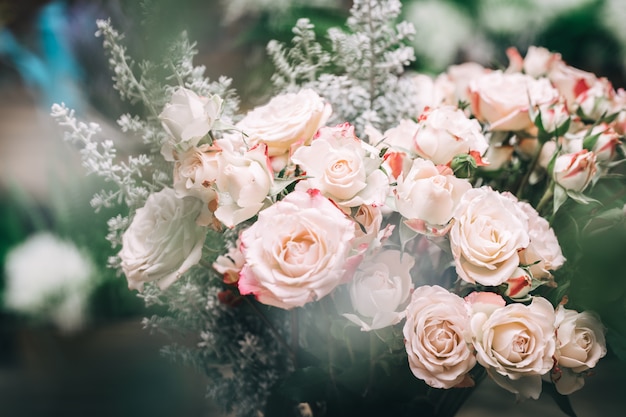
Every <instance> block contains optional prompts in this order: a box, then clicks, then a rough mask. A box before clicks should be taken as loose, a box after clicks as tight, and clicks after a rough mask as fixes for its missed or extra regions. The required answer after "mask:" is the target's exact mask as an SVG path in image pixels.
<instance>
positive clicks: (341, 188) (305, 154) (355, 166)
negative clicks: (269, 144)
mask: <svg viewBox="0 0 626 417" xmlns="http://www.w3.org/2000/svg"><path fill="white" fill-rule="evenodd" d="M370 148H371V147H369V145H367V144H365V143H364V142H362V141H361V140H360V139H358V138H357V137H356V136H355V135H354V127H353V126H350V125H349V124H343V125H339V126H336V127H332V128H331V127H324V128H322V129H320V131H319V133H318V135H317V136H316V137H315V139H314V140H313V141H312V142H311V145H310V146H302V147H300V148H298V149H297V150H296V152H294V154H293V156H292V158H291V160H292V161H293V162H294V163H296V164H298V165H299V166H300V167H301V168H302V169H303V170H304V171H305V172H306V175H307V177H309V178H308V179H307V180H305V181H301V182H300V183H299V184H298V187H300V188H301V189H303V188H315V189H318V190H320V191H321V193H322V194H323V195H324V196H326V197H328V198H330V199H331V200H333V201H334V202H335V203H337V205H339V206H341V207H344V208H347V207H358V206H360V205H362V204H377V205H380V204H383V203H384V202H385V198H386V197H387V190H388V180H387V176H386V175H385V173H384V172H383V171H382V170H380V169H379V168H380V165H381V163H382V160H381V159H380V158H379V157H378V154H377V153H376V150H375V149H374V148H371V149H370Z"/></svg>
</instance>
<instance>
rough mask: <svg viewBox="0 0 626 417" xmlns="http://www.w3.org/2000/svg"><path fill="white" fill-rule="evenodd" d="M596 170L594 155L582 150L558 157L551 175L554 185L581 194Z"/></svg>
mask: <svg viewBox="0 0 626 417" xmlns="http://www.w3.org/2000/svg"><path fill="white" fill-rule="evenodd" d="M596 170H597V168H596V155H595V154H594V153H593V152H589V151H587V150H586V149H583V150H581V151H579V152H576V153H573V154H565V155H560V156H558V157H557V158H556V161H555V162H554V169H553V173H552V175H553V177H554V180H555V181H556V183H557V184H559V185H560V186H561V187H563V188H565V189H566V190H572V191H576V192H581V191H583V190H584V189H585V188H587V185H589V183H590V182H591V179H592V178H593V176H594V175H595V173H596Z"/></svg>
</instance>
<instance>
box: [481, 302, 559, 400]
mask: <svg viewBox="0 0 626 417" xmlns="http://www.w3.org/2000/svg"><path fill="white" fill-rule="evenodd" d="M482 318H483V321H482V323H473V327H472V328H473V331H474V347H475V349H476V358H477V360H478V362H479V363H480V364H481V365H482V366H484V367H485V368H486V369H487V372H488V373H489V375H490V376H491V377H492V379H493V380H494V381H495V382H496V383H497V384H498V385H500V386H502V387H503V388H505V389H506V390H508V391H511V392H513V393H514V394H517V395H518V397H519V398H534V399H537V398H539V394H540V393H541V376H542V375H544V374H546V373H548V372H549V371H550V369H552V365H553V356H554V353H555V349H556V341H555V336H554V330H555V329H554V318H555V314H554V309H553V308H552V305H551V304H550V303H549V302H548V301H547V300H546V299H545V298H540V297H539V298H538V297H535V298H533V301H532V302H531V304H530V305H523V304H521V303H514V304H509V305H507V306H505V307H502V308H499V309H497V310H495V311H494V312H493V313H491V315H489V316H486V315H483V316H482Z"/></svg>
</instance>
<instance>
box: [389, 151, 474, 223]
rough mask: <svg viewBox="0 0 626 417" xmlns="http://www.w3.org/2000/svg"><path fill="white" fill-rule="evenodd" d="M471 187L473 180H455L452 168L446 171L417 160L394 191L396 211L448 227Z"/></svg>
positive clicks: (409, 217) (400, 179) (412, 217)
mask: <svg viewBox="0 0 626 417" xmlns="http://www.w3.org/2000/svg"><path fill="white" fill-rule="evenodd" d="M471 188H472V185H471V184H470V182H469V181H467V180H464V179H460V178H457V177H455V176H454V174H453V173H452V170H451V169H449V168H448V169H442V168H441V167H436V166H435V164H433V163H432V162H431V161H428V160H425V159H421V158H417V159H415V160H414V161H413V166H412V167H411V169H410V170H409V172H407V173H406V175H401V176H400V177H399V178H398V185H397V186H396V188H395V190H394V194H395V198H396V208H397V210H398V212H399V213H400V214H402V216H403V217H404V218H406V219H409V220H412V219H419V220H423V221H425V222H426V223H428V224H430V225H445V224H447V223H448V222H449V221H450V219H451V218H452V213H453V212H454V209H456V207H457V205H458V203H459V201H460V200H461V196H463V194H464V193H465V192H466V191H468V190H470V189H471Z"/></svg>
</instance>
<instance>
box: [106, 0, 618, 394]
mask: <svg viewBox="0 0 626 417" xmlns="http://www.w3.org/2000/svg"><path fill="white" fill-rule="evenodd" d="M357 3H358V2H357ZM300 24H302V22H300ZM301 30H303V29H301ZM298 33H299V32H298ZM335 35H336V34H335ZM507 55H508V56H509V59H510V61H511V62H510V65H509V67H508V68H507V69H506V70H490V69H487V68H484V67H482V66H481V65H478V64H475V63H466V64H462V65H458V66H453V67H451V68H449V69H448V70H447V71H446V72H444V73H442V74H439V75H437V76H435V77H430V76H426V75H423V74H411V75H410V76H407V77H406V78H402V81H403V82H404V81H406V82H407V84H406V85H405V86H407V89H408V88H409V87H410V88H415V89H416V90H417V91H416V92H415V95H414V97H413V96H411V99H410V100H409V99H407V100H406V103H404V102H402V103H400V104H398V103H396V102H394V104H393V105H394V106H395V105H398V106H400V107H402V109H403V111H398V112H397V117H395V119H394V117H392V116H389V115H387V116H388V117H387V116H386V118H383V117H378V115H376V114H375V113H376V112H377V111H382V110H380V109H377V108H376V106H374V103H377V105H380V103H378V102H376V101H375V100H374V99H373V98H372V100H371V103H370V102H369V101H368V100H369V98H368V99H366V98H364V97H365V95H366V92H365V90H363V91H361V90H360V89H358V88H356V87H355V88H354V89H350V90H349V92H348V90H346V91H343V90H339V93H342V94H334V95H333V94H331V92H332V91H334V90H333V89H332V88H331V86H329V85H327V84H328V83H331V81H332V82H337V83H339V81H341V82H343V81H345V80H343V78H337V79H327V78H323V79H321V80H322V81H323V83H322V81H321V80H317V79H316V80H313V79H312V80H310V82H307V84H306V87H302V88H300V87H298V86H297V85H296V84H293V83H292V84H289V86H285V89H284V90H283V91H282V92H280V93H277V94H275V95H274V96H273V97H271V98H269V99H268V100H267V101H266V102H265V104H262V105H260V106H257V107H255V108H253V109H252V110H250V111H248V112H247V113H245V114H236V112H235V111H234V110H232V108H233V106H230V107H229V106H228V105H227V104H229V103H228V102H225V101H224V100H222V98H220V97H219V96H217V95H208V94H207V93H206V91H204V90H202V91H200V90H201V89H200V88H199V87H197V90H198V91H194V90H193V89H192V88H191V87H189V86H191V85H196V84H185V85H187V86H188V87H189V88H187V87H176V88H174V87H172V88H169V89H168V90H167V91H168V94H169V96H168V98H167V100H165V101H163V102H166V104H165V105H164V106H163V108H162V109H161V111H160V112H159V111H157V112H156V113H155V115H154V117H153V119H154V120H152V122H153V123H155V126H156V127H154V129H156V131H158V134H156V133H155V135H156V137H158V140H159V143H158V145H159V146H157V147H155V149H158V152H156V153H155V154H154V155H151V158H154V160H155V161H156V160H159V164H156V163H155V164H154V165H153V166H152V167H153V168H154V171H150V172H145V173H141V174H142V175H138V172H139V171H138V170H137V171H133V170H131V169H130V168H129V169H128V171H132V172H131V173H130V174H129V175H128V177H124V178H122V177H119V178H121V179H119V181H118V182H122V183H123V182H124V181H126V179H128V178H135V177H139V178H141V180H142V181H146V182H148V180H149V178H154V181H153V182H154V183H153V184H150V186H149V187H145V186H144V185H142V186H141V187H140V188H137V189H135V190H134V191H135V194H132V193H126V194H123V193H122V194H115V195H114V196H115V197H118V198H119V199H120V200H124V199H130V198H131V197H136V199H135V200H132V203H133V205H132V207H133V210H131V211H130V213H129V215H128V217H124V218H123V219H122V220H120V221H118V222H112V223H111V225H112V226H115V227H114V228H113V229H114V230H113V231H112V236H113V237H115V236H117V235H119V236H120V240H121V245H122V246H121V249H119V253H118V258H119V262H118V263H119V266H120V268H121V270H122V271H123V272H124V274H125V276H126V278H127V280H128V286H129V287H130V288H131V289H135V290H138V291H142V292H144V296H145V297H146V299H150V300H155V299H159V300H160V298H158V297H160V296H161V295H162V294H165V296H164V297H167V295H168V294H169V296H171V294H178V295H181V294H183V295H184V294H187V295H188V294H189V293H192V295H193V296H192V297H191V299H195V298H193V297H197V298H198V299H201V300H202V305H200V306H198V305H196V306H194V308H196V310H194V311H198V312H199V313H198V314H200V315H201V318H200V319H197V318H196V317H195V316H194V317H188V316H185V317H186V318H187V320H188V322H186V323H192V324H193V325H196V324H197V322H198V323H201V324H206V326H205V327H202V328H201V330H200V334H201V338H202V340H201V341H200V342H199V343H198V346H199V348H205V346H208V345H209V344H210V342H211V341H212V340H221V341H222V342H221V343H222V345H223V346H226V345H228V346H230V345H229V343H231V342H232V344H233V345H236V346H237V349H239V350H237V351H236V352H235V353H234V354H233V352H230V351H229V353H230V354H232V355H233V357H237V358H241V357H244V358H245V359H241V360H242V361H254V360H258V362H255V364H256V365H255V366H257V365H258V368H246V369H255V370H256V369H265V368H263V366H266V364H268V363H274V362H270V359H271V357H272V356H271V355H274V354H277V355H279V356H280V357H281V358H282V361H283V362H289V363H288V365H286V367H285V370H283V371H280V372H283V373H282V374H280V378H283V380H284V378H286V377H288V376H289V375H290V374H289V373H290V372H292V371H295V372H300V371H303V370H302V369H300V368H299V367H301V366H303V365H302V363H306V364H307V365H306V366H309V365H310V366H311V367H315V366H318V365H319V366H320V368H319V369H322V368H323V369H322V370H320V375H323V376H324V377H326V376H328V380H329V381H332V383H333V384H335V383H336V384H339V385H340V384H342V383H344V381H347V380H350V378H353V376H354V375H360V374H358V372H357V370H355V369H354V367H356V366H357V364H359V366H363V363H365V362H364V361H372V362H370V365H368V366H371V373H372V374H371V375H369V377H370V379H371V380H375V379H376V378H377V377H378V376H380V375H379V371H380V370H386V369H388V368H389V367H391V366H392V365H394V364H398V363H399V364H402V366H405V367H406V368H403V369H404V370H405V371H407V372H406V373H405V374H406V375H408V376H409V377H410V378H411V381H414V382H415V383H416V384H422V382H419V381H423V384H425V385H427V386H429V387H434V388H437V389H450V390H452V389H454V388H460V387H471V386H473V385H474V384H475V383H476V382H477V381H479V379H480V378H477V376H480V375H481V370H482V369H484V370H485V371H486V374H487V375H488V377H490V378H492V379H493V380H494V381H495V382H496V383H497V384H498V385H500V386H501V387H503V388H504V389H506V390H508V391H510V392H512V393H515V394H516V395H517V397H518V398H519V399H524V398H538V397H539V395H540V394H541V387H542V380H543V381H549V382H550V383H554V384H555V388H556V390H557V391H559V392H561V393H565V394H569V393H571V392H574V391H575V390H576V389H578V388H580V387H581V386H582V385H583V383H584V378H585V377H586V376H587V375H588V374H589V373H590V370H591V369H592V368H594V367H595V366H596V364H597V363H598V361H599V360H600V359H601V358H602V357H603V356H605V354H606V352H607V347H606V340H605V328H604V325H603V324H602V322H601V320H600V319H599V316H598V315H596V314H594V313H592V312H590V311H580V312H579V311H575V310H573V309H569V307H572V308H573V306H579V305H583V304H582V303H580V304H577V302H576V301H577V300H575V296H576V292H575V291H573V290H572V293H571V294H570V293H568V291H567V288H568V287H567V286H568V285H569V284H568V282H569V280H570V277H571V276H572V274H574V273H576V272H577V271H576V268H577V267H578V266H577V264H576V263H575V262H577V261H578V258H579V257H578V256H577V255H578V253H572V252H571V251H572V249H571V248H572V247H573V246H576V245H574V244H573V243H576V244H577V243H579V242H573V243H572V242H570V241H569V240H570V238H571V235H567V234H562V233H565V232H568V231H571V230H573V229H576V231H577V235H576V239H578V238H579V236H580V238H581V239H582V238H583V237H584V235H585V234H586V233H588V231H589V230H590V229H593V228H592V227H591V226H594V225H595V223H593V220H594V218H595V217H594V216H596V215H597V219H598V221H599V222H602V224H601V225H600V226H602V227H603V228H604V229H610V228H611V227H612V226H616V225H617V226H619V225H623V211H622V207H624V203H626V202H624V201H622V200H621V199H622V198H623V196H622V194H623V193H618V192H615V193H613V194H611V195H612V196H613V197H612V198H614V199H615V201H616V202H615V201H613V200H611V201H606V204H607V205H606V206H603V205H602V204H598V203H597V201H596V198H600V197H597V194H601V193H596V191H598V184H600V187H599V188H600V190H599V191H603V190H604V188H602V187H604V186H607V187H608V186H611V184H614V183H610V182H609V183H608V185H606V184H607V182H604V183H603V181H605V180H607V181H608V180H612V181H615V178H616V176H614V175H612V174H614V173H616V170H617V169H619V168H617V167H619V165H620V162H621V161H622V160H623V156H624V146H623V141H624V137H623V135H624V132H626V93H624V91H623V90H619V91H615V90H613V88H612V86H611V85H610V83H609V82H608V81H607V80H606V79H603V78H602V77H597V76H595V75H594V74H591V73H588V72H585V71H582V70H579V69H576V68H573V67H571V66H569V65H567V64H566V63H565V62H564V61H563V59H562V57H561V56H560V55H559V54H558V53H553V52H551V51H548V50H546V49H544V48H539V47H531V48H529V49H528V52H527V53H526V55H525V56H522V55H521V54H520V53H519V52H518V51H517V50H515V49H510V50H509V51H507ZM290 58H293V56H291V55H290ZM285 65H286V64H285ZM314 72H315V71H313V73H314ZM314 75H315V74H313V75H311V76H312V77H313V76H314ZM297 76H298V77H301V76H302V74H298V75H297ZM294 77H296V76H295V75H294ZM295 79H296V78H294V80H295ZM294 82H295V81H294ZM325 83H326V84H325ZM331 84H332V83H331ZM339 84H341V83H339ZM339 84H338V85H339ZM198 85H199V84H198ZM341 85H342V86H343V84H341ZM346 85H347V84H346ZM403 85H404V84H403ZM336 88H340V87H336ZM341 88H344V87H341ZM346 88H347V87H346ZM351 88H352V87H351ZM394 91H395V90H394ZM201 92H204V94H200V93H201ZM334 92H335V93H337V91H334ZM325 93H326V95H325ZM344 93H345V94H344ZM396 93H397V91H396ZM381 94H382V96H383V97H384V98H385V99H386V100H387V101H383V102H381V103H385V105H389V106H391V105H392V104H390V103H391V101H390V100H391V99H389V97H387V96H385V94H386V92H382V93H381ZM394 94H395V93H394ZM353 95H354V96H358V97H357V98H358V100H360V101H359V103H361V101H362V102H363V103H365V102H367V103H369V104H371V108H367V109H365V108H361V107H359V112H361V113H365V114H359V115H358V117H357V116H354V117H347V116H346V118H352V119H355V120H340V121H339V122H338V124H336V123H335V122H333V123H330V122H329V120H331V117H332V120H337V119H341V118H343V117H344V116H345V115H346V114H353V113H350V112H346V108H345V106H346V104H345V103H348V102H350V100H355V98H354V97H352V96H353ZM395 97H396V96H393V99H394V100H396V98H395ZM398 100H399V99H398ZM363 103H361V104H363ZM235 107H236V106H235ZM400 107H399V108H400ZM394 109H395V107H394ZM157 110H158V109H157ZM351 110H353V111H355V108H351ZM404 110H405V111H404ZM229 111H230V112H231V113H228V112H229ZM333 112H336V113H333ZM226 113H228V114H226ZM157 114H158V116H157ZM375 116H376V117H375ZM231 120H232V123H231V122H230V121H231ZM364 120H367V122H364ZM368 123H369V124H368ZM159 158H160V159H159ZM151 160H152V159H150V161H151ZM137 161H140V162H141V161H143V159H138V160H137ZM137 161H135V160H131V162H134V163H135V165H137V164H139V163H138V162H137ZM135 165H132V167H133V169H134V167H135ZM129 166H130V165H129ZM162 167H165V168H162ZM126 168H128V167H126ZM161 170H162V171H161ZM118 171H119V172H125V171H124V169H123V168H120V169H119V170H118ZM118 171H116V175H117V172H118ZM113 178H114V179H115V178H117V177H113ZM114 182H115V181H114ZM105 196H106V195H105ZM129 201H130V200H129ZM603 203H604V202H603ZM611 204H613V205H614V207H613V206H611ZM581 207H582V208H581ZM584 209H589V210H587V211H584V213H585V214H584V216H583V215H581V216H580V217H581V218H582V217H585V216H586V217H585V219H584V220H581V219H578V218H575V217H576V216H578V213H581V212H582V210H584ZM617 217H619V219H618V218H617ZM565 218H566V220H567V221H566V220H564V219H565ZM611 221H614V224H613V223H610V222H611ZM583 222H586V223H583ZM564 223H566V226H563V224H564ZM609 223H610V224H609ZM605 226H606V227H605ZM564 229H565V232H563V231H564ZM565 243H567V245H566V244H565ZM562 245H563V246H562ZM581 247H582V245H581ZM576 248H578V246H576ZM566 249H568V250H569V252H568V251H567V250H566ZM566 258H567V259H566ZM570 260H571V262H574V264H573V266H572V267H571V268H567V267H564V266H566V265H568V262H570ZM585 270H587V269H585ZM590 278H593V277H590ZM572 285H574V284H572ZM555 288H556V289H557V290H556V291H553V290H554V289H555ZM190 289H191V290H190ZM562 289H563V291H562V292H559V291H561V290H562ZM212 294H220V295H219V296H216V297H213V298H211V297H212ZM554 294H558V297H560V298H561V299H552V298H550V299H548V298H547V297H548V296H550V297H553V298H556V296H554ZM567 297H571V301H572V303H571V304H567V300H568V298H567ZM178 301H179V302H178V304H177V307H176V308H184V307H181V306H180V305H181V303H180V297H179V298H178ZM559 303H561V304H560V305H559ZM183 304H184V303H183ZM557 305H559V307H557V308H556V310H555V306H557ZM566 305H567V306H568V308H565V306H566ZM194 314H195V313H194ZM224 317H227V318H226V319H225V318H224ZM218 318H219V320H221V321H219V323H220V326H221V327H222V328H220V329H216V327H220V326H213V327H211V326H212V325H209V324H207V323H213V321H212V320H214V321H215V322H216V323H217V322H218ZM225 323H228V326H225ZM199 326H200V325H199ZM223 327H228V329H224V328H223ZM242 329H243V330H242ZM259 329H265V330H259ZM220 331H221V332H237V331H238V332H240V333H238V334H239V335H240V336H241V334H244V335H243V336H241V337H238V338H232V340H231V339H227V338H223V339H219V337H218V336H219V335H221V334H222V333H220ZM241 332H243V333H241ZM224 334H225V333H224ZM229 334H230V333H229ZM220 337H221V336H220ZM363 337H365V338H366V339H363ZM264 338H265V339H264ZM269 338H272V339H271V340H272V343H273V344H268V343H265V342H266V341H267V339H269ZM351 338H352V339H354V340H357V342H354V341H353V340H352V339H351ZM225 340H227V341H225ZM264 340H265V342H264ZM363 340H365V342H363ZM263 343H265V344H263ZM320 345H321V346H322V348H323V349H326V348H328V349H329V351H328V352H326V351H323V352H320V351H317V350H315V349H319V348H320ZM259 346H260V347H259ZM268 346H272V347H271V348H268ZM257 347H258V349H257ZM255 349H256V350H255ZM308 349H311V351H310V352H309V351H307V350H308ZM323 349H322V350H323ZM276 352H278V353H276ZM204 353H206V352H204ZM204 353H203V354H204ZM211 354H212V353H211ZM221 354H222V351H220V355H221ZM359 355H361V356H359ZM205 356H206V357H209V356H210V355H209V354H207V355H205ZM217 356H219V355H217ZM222 356H224V357H225V356H228V355H222ZM202 357H204V356H202ZM211 357H213V356H211ZM268 358H270V359H268ZM311 358H313V359H311ZM300 360H302V362H300ZM263 361H265V362H263ZM377 361H379V362H377ZM385 361H387V362H385ZM246 363H247V362H246ZM320 364H321V365H320ZM231 365H233V366H232V369H235V370H236V372H235V373H237V372H239V369H240V368H238V367H237V366H236V365H237V363H235V364H231ZM267 366H269V365H267ZM274 368H276V369H278V368H277V366H274ZM241 369H244V368H243V365H242V367H241ZM368 369H370V368H368ZM389 369H391V368H389ZM329 370H330V371H329ZM308 371H309V370H307V371H306V372H308ZM409 371H410V373H409ZM246 372H248V371H246ZM255 372H256V371H255ZM280 372H279V371H276V375H279V373H280ZM303 372H304V371H303ZM390 372H391V371H390ZM327 374H328V375H327ZM263 375H266V374H265V373H264V374H263ZM267 375H269V376H268V378H269V377H274V376H272V375H274V374H270V373H268V374H267ZM298 375H299V374H298ZM315 375H317V374H315ZM300 376H301V375H300ZM413 376H414V377H415V379H413ZM280 378H279V377H278V376H275V380H271V381H270V382H268V383H267V384H268V385H269V386H271V384H277V383H278V382H277V381H279V380H280ZM296 379H297V378H296ZM418 380H419V381H418ZM257 385H259V384H257ZM287 385H289V384H287ZM366 385H367V383H364V384H363V387H365V386H366ZM276 386H278V385H276ZM329 386H330V383H329ZM368 387H369V385H368ZM343 388H345V387H341V389H343ZM361 388H362V387H361ZM359 389H360V388H359ZM357 391H358V390H357ZM357 391H354V392H355V393H357V394H358V395H357V396H361V395H366V391H367V389H365V388H363V390H362V391H358V392H357ZM342 392H343V391H342ZM425 395H426V394H425ZM253 398H257V397H253ZM259 398H261V397H259ZM263 398H266V397H263ZM359 398H360V397H359Z"/></svg>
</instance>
